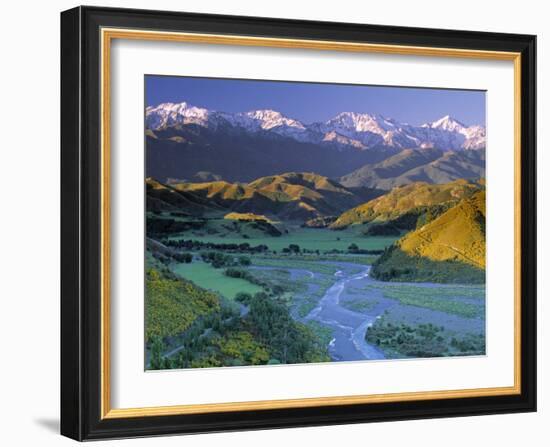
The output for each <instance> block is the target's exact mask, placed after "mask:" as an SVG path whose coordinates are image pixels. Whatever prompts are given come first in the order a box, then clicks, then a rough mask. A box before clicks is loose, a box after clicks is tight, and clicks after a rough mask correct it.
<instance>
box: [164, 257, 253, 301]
mask: <svg viewBox="0 0 550 447" xmlns="http://www.w3.org/2000/svg"><path fill="white" fill-rule="evenodd" d="M171 269H172V271H174V273H176V274H178V275H180V276H181V277H183V278H185V279H188V280H190V281H193V282H194V283H195V284H196V285H197V286H199V287H202V288H203V289H206V290H211V291H214V292H218V293H220V294H221V295H223V296H224V297H225V298H228V299H234V298H235V296H236V295H237V293H239V292H245V293H250V294H254V293H257V292H261V291H262V288H261V287H259V286H257V285H255V284H252V283H250V282H248V281H246V280H245V279H241V278H231V277H228V276H226V275H224V273H223V269H215V268H213V267H212V266H211V265H210V264H207V263H206V262H201V261H195V262H193V263H190V264H174V265H172V266H171Z"/></svg>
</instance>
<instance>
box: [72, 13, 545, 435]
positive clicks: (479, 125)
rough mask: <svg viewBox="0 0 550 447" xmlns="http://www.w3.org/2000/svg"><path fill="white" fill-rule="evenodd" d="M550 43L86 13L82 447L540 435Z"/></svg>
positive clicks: (77, 365)
mask: <svg viewBox="0 0 550 447" xmlns="http://www.w3.org/2000/svg"><path fill="white" fill-rule="evenodd" d="M465 26H467V24H465ZM535 43H536V38H535V36H531V35H516V34H495V33H483V32H473V31H451V30H436V29H419V28H402V27H393V26H378V25H377V26H371V25H359V24H348V23H328V22H309V21H292V20H279V19H266V18H252V17H231V16H217V15H203V14H188V13H176V12H160V11H142V10H123V9H108V8H95V7H78V8H75V9H71V10H69V11H65V12H63V13H62V14H61V62H62V65H61V81H62V88H61V105H62V116H61V123H62V126H61V127H62V128H61V146H62V147H61V172H62V179H61V181H62V190H61V204H62V210H61V214H62V215H61V220H62V228H61V231H62V246H61V250H62V266H61V267H62V288H61V289H62V290H61V295H62V296H61V301H62V309H61V310H62V328H61V354H62V359H61V370H62V377H61V380H62V387H61V413H62V414H61V432H62V434H64V435H66V436H69V437H71V438H74V439H78V440H92V439H102V438H117V437H136V436H152V435H161V434H178V433H181V434H184V433H197V432H210V431H225V430H241V429H261V428H277V427H297V426H308V425H325V424H342V423H357V422H370V421H389V420H402V419H412V418H432V417H449V416H463V415H478V414H489V413H508V412H526V411H535V409H536V354H535V353H536V340H535V335H536V318H535V317H536V236H535V234H536V228H535V221H536V219H535V209H536V195H535V158H536V157H535V132H536V128H535V125H536V120H535V100H536V96H535Z"/></svg>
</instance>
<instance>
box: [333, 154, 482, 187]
mask: <svg viewBox="0 0 550 447" xmlns="http://www.w3.org/2000/svg"><path fill="white" fill-rule="evenodd" d="M484 176H485V152H484V151H479V150H465V151H461V152H443V151H440V150H437V149H406V150H404V151H402V152H400V153H398V154H396V155H394V156H392V157H389V158H387V159H386V160H384V161H381V162H379V163H375V164H367V165H365V166H363V167H362V168H359V169H357V170H356V171H353V172H352V173H350V174H347V175H345V176H343V177H341V179H340V181H341V183H342V184H343V185H344V186H348V187H357V186H368V187H371V188H380V189H386V190H388V189H391V188H394V187H396V186H403V185H408V184H410V183H413V182H418V181H423V182H427V183H448V182H452V181H453V180H457V179H474V180H475V179H478V178H480V177H484Z"/></svg>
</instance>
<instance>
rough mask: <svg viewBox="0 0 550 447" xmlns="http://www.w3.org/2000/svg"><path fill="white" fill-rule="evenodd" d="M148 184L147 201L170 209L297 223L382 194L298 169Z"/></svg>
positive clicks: (331, 213) (192, 213)
mask: <svg viewBox="0 0 550 447" xmlns="http://www.w3.org/2000/svg"><path fill="white" fill-rule="evenodd" d="M148 183H149V184H150V186H148V189H147V191H148V200H150V201H151V204H152V205H154V206H157V208H159V207H161V206H162V204H167V205H168V207H169V208H167V209H166V210H174V208H177V209H179V210H180V211H182V212H184V213H188V214H191V215H195V216H200V215H204V214H207V213H211V212H216V211H225V212H224V214H227V213H228V212H230V211H231V212H236V213H241V214H246V213H254V214H258V215H269V216H276V217H277V218H279V219H282V220H295V221H306V220H308V219H312V218H316V217H323V216H332V215H339V214H341V213H342V212H343V211H345V210H346V209H349V208H352V207H354V206H356V205H358V204H359V203H362V202H364V201H365V200H368V199H370V198H373V197H376V196H378V195H379V194H381V191H376V190H371V189H368V188H357V189H350V188H345V187H343V186H342V185H340V184H339V183H337V182H336V181H334V180H330V179H329V178H327V177H324V176H321V175H318V174H313V173H295V172H290V173H286V174H280V175H274V176H267V177H261V178H258V179H256V180H254V181H252V182H250V183H230V182H226V181H214V182H201V183H172V184H170V185H169V186H166V185H162V184H161V183H159V182H157V181H155V180H152V179H149V180H148Z"/></svg>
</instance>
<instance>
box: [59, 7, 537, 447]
mask: <svg viewBox="0 0 550 447" xmlns="http://www.w3.org/2000/svg"><path fill="white" fill-rule="evenodd" d="M102 27H112V28H141V29H144V30H162V31H179V32H199V33H207V34H226V35H227V34H234V35H248V36H256V37H276V38H290V39H306V40H308V39H309V40H334V41H344V42H355V43H377V44H390V45H407V46H425V47H441V48H459V49H466V50H469V49H471V50H487V51H507V52H518V53H521V166H520V171H521V216H520V217H521V316H520V318H521V361H520V363H521V393H520V394H517V395H508V396H491V397H469V398H459V399H441V400H437V399H436V400H422V401H413V402H394V403H377V404H372V403H371V404H354V405H342V406H322V407H312V408H290V409H278V410H262V411H238V412H224V413H208V414H190V415H174V416H147V417H132V418H113V419H101V416H100V415H101V395H102V393H101V380H100V372H101V363H100V358H101V341H100V332H101V312H100V310H101V282H100V278H101V265H100V261H101V248H100V242H101V234H100V230H101V177H100V169H101V150H100V131H101V129H100V110H101V108H100V106H101V84H100V74H101V73H100V66H101V64H100V62H101V61H100V50H101V42H100V29H101V28H102ZM60 37H61V434H63V435H65V436H68V437H70V438H73V439H76V440H80V441H82V440H93V439H105V438H129V437H141V436H156V435H167V434H189V433H204V432H219V431H236V430H245V429H246V430H254V429H268V428H283V427H301V426H317V425H333V424H345V423H362V422H375V421H395V420H404V419H420V418H439V417H450V416H471V415H483V414H500V413H517V412H530V411H536V373H537V371H536V330H537V329H536V321H537V320H536V297H537V295H536V267H537V260H536V36H533V35H520V34H504V33H486V32H474V31H456V30H440V29H423V28H406V27H393V26H382V25H362V24H350V23H335V22H334V23H333V22H317V21H303V20H284V19H272V18H257V17H242V16H224V15H210V14H194V13H181V12H168V11H147V10H134V9H118V8H100V7H84V6H81V7H77V8H74V9H70V10H68V11H64V12H63V13H61V35H60Z"/></svg>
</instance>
